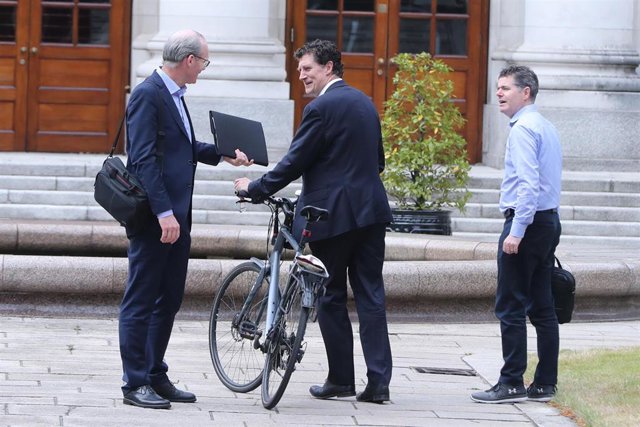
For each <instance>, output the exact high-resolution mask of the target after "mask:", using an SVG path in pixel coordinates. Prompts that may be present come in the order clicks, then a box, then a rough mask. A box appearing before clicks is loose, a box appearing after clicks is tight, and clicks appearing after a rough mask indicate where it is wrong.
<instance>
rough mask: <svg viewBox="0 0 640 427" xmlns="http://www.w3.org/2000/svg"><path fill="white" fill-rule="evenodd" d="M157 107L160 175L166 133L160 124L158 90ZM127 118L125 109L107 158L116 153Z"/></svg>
mask: <svg viewBox="0 0 640 427" xmlns="http://www.w3.org/2000/svg"><path fill="white" fill-rule="evenodd" d="M156 98H157V99H158V101H157V106H158V141H157V144H156V159H157V161H158V164H159V165H160V174H162V173H163V172H164V170H163V169H164V140H165V136H166V133H165V131H164V130H163V129H164V127H163V126H162V124H163V123H164V121H163V119H162V108H161V101H162V100H161V99H160V89H158V90H157V91H156ZM126 118H127V109H126V108H125V110H124V114H123V115H122V120H120V126H118V132H117V133H116V137H115V138H114V140H113V144H112V145H111V151H110V152H109V156H108V157H113V153H114V152H115V151H116V147H117V146H118V141H120V135H121V134H122V128H123V126H124V121H125V119H126Z"/></svg>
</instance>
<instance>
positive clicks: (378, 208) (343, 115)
mask: <svg viewBox="0 0 640 427" xmlns="http://www.w3.org/2000/svg"><path fill="white" fill-rule="evenodd" d="M295 56H296V58H297V59H298V71H299V72H300V80H302V82H303V83H304V86H305V92H306V93H307V94H308V95H312V96H316V99H314V100H313V101H312V102H311V103H309V104H308V105H307V106H306V107H305V109H304V113H303V117H302V123H301V124H300V127H299V129H298V131H297V132H296V135H295V137H294V138H293V141H292V143H291V147H290V148H289V151H288V153H287V154H286V155H285V156H284V157H283V159H282V160H281V161H280V162H279V163H278V164H277V165H276V166H275V167H274V169H273V170H271V171H270V172H268V173H267V174H265V175H264V176H263V177H262V178H260V179H257V180H255V181H252V182H251V181H249V180H248V179H247V178H240V179H238V180H236V182H235V188H236V190H238V191H240V190H244V191H248V193H249V196H250V197H251V198H252V199H253V200H254V201H259V200H261V199H264V197H266V196H268V195H270V194H273V193H275V192H277V191H278V190H280V189H281V188H283V187H285V186H286V185H287V184H289V183H290V182H291V181H293V180H295V179H297V178H299V177H300V176H302V181H303V190H302V194H301V195H300V200H299V202H298V210H299V209H300V208H301V207H303V206H305V205H314V206H317V207H320V208H324V209H327V210H328V211H329V221H326V222H321V223H316V224H313V225H312V227H311V231H312V236H311V241H310V247H311V250H312V252H313V253H314V254H315V255H316V256H318V257H319V258H320V259H321V260H322V261H323V262H324V264H325V265H326V266H327V269H328V270H329V274H330V279H329V281H328V284H327V292H326V295H325V296H323V297H321V298H320V300H319V304H318V322H319V324H320V330H321V332H322V337H323V339H324V342H325V347H326V351H327V359H328V362H329V373H328V376H327V379H326V381H325V383H324V385H322V386H313V387H311V389H310V390H309V391H310V393H311V395H312V396H314V397H317V398H321V399H326V398H330V397H346V396H353V395H355V374H354V366H353V332H352V328H351V322H350V320H349V315H348V312H347V276H348V277H349V283H350V285H351V289H352V290H353V294H354V298H355V303H356V309H357V311H358V319H359V321H360V340H361V343H362V348H363V352H364V357H365V361H366V364H367V378H368V383H367V387H366V388H365V390H364V391H363V392H361V393H359V394H358V396H357V397H356V398H357V400H359V401H365V402H376V403H382V402H385V401H388V400H389V381H390V380H391V366H392V361H391V347H390V345H389V337H388V333H387V318H386V311H385V293H384V283H383V280H382V264H383V261H384V251H385V242H384V238H385V229H386V224H387V223H388V222H390V221H391V211H390V209H389V203H388V201H387V195H386V192H385V189H384V187H383V185H382V181H381V180H380V172H382V170H383V169H384V155H383V149H382V136H381V132H380V120H379V118H378V113H377V112H376V109H375V106H374V105H373V103H372V102H371V100H370V99H369V98H368V97H367V96H366V95H365V94H363V93H362V92H360V91H358V90H356V89H354V88H352V87H350V86H348V85H347V84H346V83H345V82H344V81H342V79H341V78H340V77H341V76H342V73H343V65H342V63H341V54H340V52H339V51H338V50H337V49H336V46H335V45H334V44H333V43H332V42H329V41H321V40H315V41H313V42H309V43H306V44H305V45H304V46H303V47H302V48H300V49H299V50H298V51H296V53H295ZM300 222H301V220H300V215H296V223H300ZM294 229H297V230H299V229H300V227H299V226H298V227H294Z"/></svg>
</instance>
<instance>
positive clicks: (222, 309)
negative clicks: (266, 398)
mask: <svg viewBox="0 0 640 427" xmlns="http://www.w3.org/2000/svg"><path fill="white" fill-rule="evenodd" d="M260 271H261V270H260V267H258V266H257V265H256V264H255V263H253V262H244V263H242V264H239V265H238V266H236V267H235V268H234V269H233V270H231V271H230V272H229V274H228V275H227V276H226V277H225V278H224V280H223V282H222V285H221V286H220V289H219V291H218V293H217V294H216V296H215V299H214V301H213V307H212V308H211V315H210V317H209V352H210V354H211V361H212V362H213V367H214V369H215V372H216V374H217V375H218V378H219V379H220V381H221V382H222V383H223V384H224V385H225V386H226V387H227V388H228V389H230V390H232V391H235V392H238V393H247V392H249V391H251V390H254V389H256V388H257V387H259V386H260V384H261V383H262V369H263V368H264V360H265V356H264V352H263V351H262V349H261V348H255V346H254V339H255V336H256V334H258V333H260V332H261V331H263V330H264V322H265V318H264V317H265V316H263V315H261V313H260V308H261V306H262V305H263V304H264V303H265V302H266V298H267V294H268V290H269V277H268V275H265V277H264V278H263V281H262V286H261V287H260V288H259V290H258V293H256V295H255V296H254V301H253V302H252V303H251V306H250V309H249V311H248V312H247V317H246V318H245V322H244V323H242V327H241V326H240V325H237V324H235V325H234V321H235V320H237V316H238V315H239V313H240V311H241V309H242V306H243V304H244V302H245V300H246V299H247V297H248V296H249V293H250V291H251V289H252V287H253V285H254V284H255V283H256V281H257V280H258V277H259V274H260ZM258 316H260V318H257V317H258ZM252 330H253V331H255V332H254V333H253V334H252ZM241 331H242V332H243V334H244V336H242V335H241ZM258 338H259V337H258Z"/></svg>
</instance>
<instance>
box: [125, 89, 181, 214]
mask: <svg viewBox="0 0 640 427" xmlns="http://www.w3.org/2000/svg"><path fill="white" fill-rule="evenodd" d="M156 99H157V95H156V88H155V87H153V86H151V85H148V84H141V85H140V86H138V88H137V90H135V91H134V92H133V93H132V94H131V98H130V100H129V105H128V107H127V140H128V144H127V147H128V149H127V155H128V162H129V165H130V167H131V168H132V171H133V173H134V174H136V175H137V177H138V178H139V179H140V181H141V182H142V185H143V186H144V189H145V191H146V192H147V196H148V197H149V204H150V205H151V211H152V212H153V213H154V214H155V215H158V214H160V213H162V212H166V211H168V210H171V209H172V204H171V199H170V198H169V194H168V193H167V190H166V188H165V185H164V182H163V180H162V174H161V171H160V166H159V165H158V162H157V160H156V155H155V153H156V145H157V141H158V139H157V138H158V135H157V128H158V108H159V106H158V105H156Z"/></svg>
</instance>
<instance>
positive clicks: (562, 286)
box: [551, 257, 576, 323]
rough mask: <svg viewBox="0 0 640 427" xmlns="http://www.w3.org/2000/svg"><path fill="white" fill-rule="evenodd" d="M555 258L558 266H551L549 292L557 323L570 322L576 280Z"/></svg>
mask: <svg viewBox="0 0 640 427" xmlns="http://www.w3.org/2000/svg"><path fill="white" fill-rule="evenodd" d="M555 258H556V263H557V264H558V266H557V267H556V266H555V265H554V266H553V271H552V272H551V292H552V293H553V301H554V305H555V309H556V316H557V317H558V323H569V322H571V316H572V315H573V307H574V305H575V298H576V279H575V278H574V277H573V274H571V273H570V272H568V271H567V270H565V269H563V268H562V264H560V260H559V259H558V258H557V257H555Z"/></svg>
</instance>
